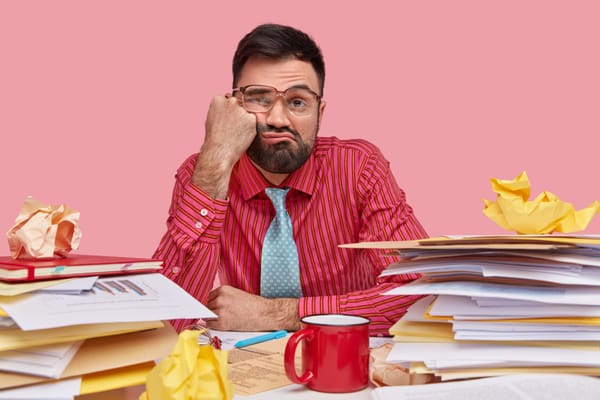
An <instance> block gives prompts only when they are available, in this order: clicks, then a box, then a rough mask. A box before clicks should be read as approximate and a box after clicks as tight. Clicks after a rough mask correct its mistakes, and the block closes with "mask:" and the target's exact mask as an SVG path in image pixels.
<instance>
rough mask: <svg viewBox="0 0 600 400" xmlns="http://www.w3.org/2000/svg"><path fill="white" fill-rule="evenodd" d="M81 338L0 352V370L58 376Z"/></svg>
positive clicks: (69, 360) (80, 341)
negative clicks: (73, 340)
mask: <svg viewBox="0 0 600 400" xmlns="http://www.w3.org/2000/svg"><path fill="white" fill-rule="evenodd" d="M82 343H83V340H79V341H76V342H70V343H59V344H52V345H46V346H37V347H28V348H24V349H18V350H7V351H2V352H0V370H1V371H8V372H15V373H21V374H28V375H37V376H43V377H46V378H58V377H60V375H61V374H62V373H63V371H64V370H65V368H66V367H67V365H69V363H70V362H71V360H72V359H73V357H74V356H75V353H76V352H77V350H78V349H79V347H80V346H81V344H82Z"/></svg>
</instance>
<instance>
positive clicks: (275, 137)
mask: <svg viewBox="0 0 600 400" xmlns="http://www.w3.org/2000/svg"><path fill="white" fill-rule="evenodd" d="M260 136H261V138H262V140H263V142H265V143H268V144H275V143H279V142H283V141H285V140H291V141H294V140H295V138H294V135H293V134H291V133H289V132H262V133H261V134H260Z"/></svg>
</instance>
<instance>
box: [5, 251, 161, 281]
mask: <svg viewBox="0 0 600 400" xmlns="http://www.w3.org/2000/svg"><path fill="white" fill-rule="evenodd" d="M162 264H163V263H162V261H161V260H155V259H151V258H131V257H113V256H96V255H86V254H69V255H68V256H67V257H56V258H51V259H16V260H15V259H14V258H12V257H0V281H5V282H26V281H38V280H46V279H61V278H72V277H81V276H95V275H119V274H135V273H142V272H157V271H160V270H161V269H162Z"/></svg>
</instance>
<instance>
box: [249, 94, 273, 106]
mask: <svg viewBox="0 0 600 400" xmlns="http://www.w3.org/2000/svg"><path fill="white" fill-rule="evenodd" d="M246 101H249V102H250V103H253V104H258V105H260V106H268V105H270V104H271V99H270V98H269V97H265V96H249V97H248V98H246Z"/></svg>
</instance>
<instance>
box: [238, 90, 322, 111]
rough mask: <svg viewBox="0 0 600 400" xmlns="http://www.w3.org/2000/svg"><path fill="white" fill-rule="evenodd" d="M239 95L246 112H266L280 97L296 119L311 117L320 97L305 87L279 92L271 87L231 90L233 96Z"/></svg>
mask: <svg viewBox="0 0 600 400" xmlns="http://www.w3.org/2000/svg"><path fill="white" fill-rule="evenodd" d="M238 93H241V95H242V96H241V99H242V106H243V107H244V109H245V110H246V111H248V112H253V113H255V112H259V113H262V112H268V111H270V110H271V109H272V108H273V105H274V104H275V102H276V101H277V97H279V96H281V97H282V98H283V100H284V102H285V105H286V107H287V109H288V111H289V112H291V113H292V114H294V115H295V116H297V117H309V116H311V115H313V113H314V112H315V110H316V109H317V108H318V106H319V103H320V102H321V96H319V95H318V94H316V93H315V92H313V91H312V90H310V89H308V88H305V87H291V88H288V89H286V90H284V91H280V90H277V89H275V88H274V87H271V86H264V85H248V86H242V87H238V88H235V89H233V95H234V96H237V94H238Z"/></svg>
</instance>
